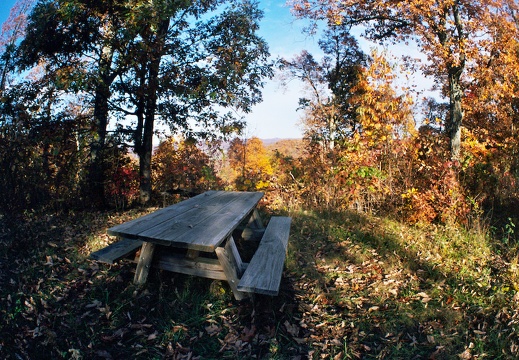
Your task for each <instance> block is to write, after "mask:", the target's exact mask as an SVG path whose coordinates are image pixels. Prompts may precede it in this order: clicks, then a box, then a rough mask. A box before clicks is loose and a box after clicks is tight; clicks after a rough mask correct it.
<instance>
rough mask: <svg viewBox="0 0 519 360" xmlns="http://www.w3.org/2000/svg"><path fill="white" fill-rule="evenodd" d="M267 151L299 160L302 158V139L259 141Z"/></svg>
mask: <svg viewBox="0 0 519 360" xmlns="http://www.w3.org/2000/svg"><path fill="white" fill-rule="evenodd" d="M261 141H263V144H264V145H265V147H266V148H267V151H269V152H274V151H279V152H280V153H281V154H283V155H285V156H291V157H293V158H299V157H302V156H303V151H304V146H303V140H302V139H261Z"/></svg>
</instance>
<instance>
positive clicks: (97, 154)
mask: <svg viewBox="0 0 519 360" xmlns="http://www.w3.org/2000/svg"><path fill="white" fill-rule="evenodd" d="M112 58H113V51H112V49H111V48H109V47H106V48H105V49H103V54H102V56H101V59H100V62H99V80H98V82H97V84H96V90H95V99H94V126H93V128H94V140H93V141H92V144H91V146H90V167H89V171H88V188H89V193H88V197H89V199H90V203H91V204H92V205H93V206H95V207H98V208H103V207H104V206H105V205H106V201H105V180H106V179H105V171H104V170H105V166H104V165H105V163H104V160H105V159H104V157H105V154H104V153H105V148H106V134H107V127H108V113H109V106H108V101H109V99H110V96H111V92H110V85H111V84H112V82H113V80H114V78H115V77H114V75H113V74H112V73H111V66H112Z"/></svg>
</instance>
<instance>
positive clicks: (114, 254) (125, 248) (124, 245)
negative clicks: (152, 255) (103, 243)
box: [90, 239, 142, 264]
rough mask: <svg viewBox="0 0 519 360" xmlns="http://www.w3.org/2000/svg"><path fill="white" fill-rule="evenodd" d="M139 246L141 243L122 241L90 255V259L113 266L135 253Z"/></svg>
mask: <svg viewBox="0 0 519 360" xmlns="http://www.w3.org/2000/svg"><path fill="white" fill-rule="evenodd" d="M141 246H142V241H139V240H131V239H122V240H120V241H117V242H114V243H112V244H110V245H108V246H107V247H105V248H102V249H100V250H97V251H95V252H93V253H91V254H90V257H91V258H92V259H94V260H97V261H100V262H104V263H107V264H113V263H115V262H116V261H118V260H121V259H124V258H125V257H127V256H128V255H130V254H132V253H134V252H136V251H137V250H138V249H139V248H140V247H141Z"/></svg>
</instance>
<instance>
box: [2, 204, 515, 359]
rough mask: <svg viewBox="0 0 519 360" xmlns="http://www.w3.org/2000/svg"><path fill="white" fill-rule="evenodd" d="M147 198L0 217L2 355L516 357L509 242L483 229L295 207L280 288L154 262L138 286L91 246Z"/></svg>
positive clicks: (127, 271)
mask: <svg viewBox="0 0 519 360" xmlns="http://www.w3.org/2000/svg"><path fill="white" fill-rule="evenodd" d="M151 210H153V209H146V210H128V211H124V212H113V211H111V212H76V213H73V212H70V213H67V214H56V215H45V216H36V215H26V217H25V219H24V221H19V222H17V223H16V224H7V223H6V220H5V219H2V220H0V222H1V225H2V226H1V228H0V243H1V246H0V304H1V306H0V318H1V319H2V321H1V322H0V357H1V358H3V359H129V358H132V359H216V358H229V359H266V358H270V359H419V358H420V359H460V358H461V359H479V358H488V359H508V358H517V356H519V295H517V294H518V292H517V291H518V290H519V276H518V273H517V270H518V269H517V268H518V260H517V255H516V250H517V249H516V246H515V244H514V243H511V242H508V243H507V244H506V246H504V242H503V239H501V238H498V239H496V238H494V237H493V236H491V235H492V234H493V233H496V232H495V231H491V229H490V228H488V227H483V226H480V227H476V226H473V229H470V230H463V229H461V228H459V227H454V226H446V225H444V226H439V225H423V226H420V225H414V226H409V225H403V224H401V223H399V222H398V221H395V220H391V219H387V218H377V217H373V216H367V215H363V214H359V213H354V212H341V213H330V212H327V213H319V212H312V211H292V212H289V215H290V216H292V218H293V223H292V228H291V236H290V241H289V249H288V255H287V260H286V266H285V272H284V276H283V280H282V284H281V290H280V295H279V296H277V297H267V296H256V297H255V298H254V299H246V300H244V301H241V302H237V301H235V300H234V298H233V296H232V293H231V291H230V289H229V287H228V285H227V284H225V283H223V282H220V281H212V280H207V279H201V278H195V277H190V276H185V275H175V274H172V273H169V272H163V271H158V270H154V271H152V272H151V275H150V278H149V281H148V283H147V284H146V285H145V286H143V287H136V286H134V285H133V284H132V279H133V273H134V270H135V265H134V264H132V263H128V262H122V263H119V264H116V265H111V266H110V265H105V264H101V263H97V262H95V261H92V260H90V259H89V258H88V256H89V254H90V252H92V251H94V250H97V249H99V248H101V247H103V246H105V245H106V244H108V243H110V242H112V241H114V240H115V239H114V238H111V237H109V236H107V235H106V229H107V228H108V227H110V226H113V225H115V224H119V223H121V222H124V221H127V220H129V219H132V218H135V217H137V216H140V215H142V214H143V213H146V212H149V211H151ZM265 211H266V210H265ZM267 218H268V216H267ZM504 230H506V229H504Z"/></svg>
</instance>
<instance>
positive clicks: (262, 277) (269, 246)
mask: <svg viewBox="0 0 519 360" xmlns="http://www.w3.org/2000/svg"><path fill="white" fill-rule="evenodd" d="M290 223H291V218H289V217H272V218H271V219H270V222H269V224H268V225H267V228H266V230H265V234H264V235H263V238H262V239H261V242H260V244H259V246H258V249H257V250H256V253H255V254H254V256H253V257H252V259H251V261H250V263H249V265H248V266H247V269H246V270H245V272H244V274H243V276H242V277H241V279H240V282H239V283H238V287H237V289H238V291H242V292H253V293H258V294H264V295H277V294H278V293H279V286H280V284H281V276H282V274H283V266H284V263H285V256H286V249H287V245H288V237H289V235H290Z"/></svg>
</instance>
